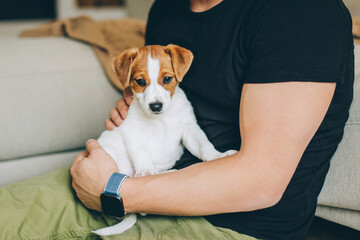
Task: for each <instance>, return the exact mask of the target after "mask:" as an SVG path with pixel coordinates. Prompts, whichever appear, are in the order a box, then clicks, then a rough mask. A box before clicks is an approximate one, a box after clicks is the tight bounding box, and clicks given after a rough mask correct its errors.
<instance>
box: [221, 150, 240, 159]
mask: <svg viewBox="0 0 360 240" xmlns="http://www.w3.org/2000/svg"><path fill="white" fill-rule="evenodd" d="M237 152H238V151H236V150H228V151H226V152H224V153H221V154H220V158H223V157H227V156H231V155H234V154H235V153H237Z"/></svg>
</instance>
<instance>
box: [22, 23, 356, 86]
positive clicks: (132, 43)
mask: <svg viewBox="0 0 360 240" xmlns="http://www.w3.org/2000/svg"><path fill="white" fill-rule="evenodd" d="M63 35H65V36H68V37H70V38H73V39H76V40H80V41H83V42H86V43H88V44H91V45H92V46H93V48H94V50H95V52H96V55H97V56H98V58H99V60H100V62H101V65H102V66H103V68H104V70H105V72H106V74H107V76H108V78H109V79H110V81H111V82H112V83H113V84H114V85H115V86H116V87H117V88H119V89H120V90H123V87H122V86H121V84H120V82H119V81H118V80H117V79H116V77H115V75H114V72H113V70H112V68H111V65H110V61H111V58H113V57H114V56H115V55H116V54H119V53H120V52H122V51H123V50H125V49H127V48H131V47H141V46H143V45H144V36H145V23H144V22H142V21H138V20H134V19H122V20H112V21H100V22H96V21H94V20H93V19H92V18H90V17H87V16H82V17H76V18H70V19H66V20H60V21H55V22H52V23H47V24H45V25H42V26H40V27H37V28H35V29H31V30H26V31H23V32H22V33H21V34H20V37H35V36H39V37H40V36H63ZM353 35H354V40H355V42H356V43H360V17H358V18H354V19H353Z"/></svg>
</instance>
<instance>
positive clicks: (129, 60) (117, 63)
mask: <svg viewBox="0 0 360 240" xmlns="http://www.w3.org/2000/svg"><path fill="white" fill-rule="evenodd" d="M192 60H193V54H192V53H191V52H190V51H189V50H187V49H185V48H182V47H179V46H176V45H172V44H170V45H167V46H159V45H151V46H145V47H142V48H131V49H128V50H126V51H124V52H122V53H121V54H120V55H118V56H117V57H115V58H114V59H113V67H114V71H115V75H116V77H117V78H118V79H119V81H120V82H121V84H122V85H123V87H124V88H127V87H130V88H131V89H132V91H133V93H134V97H135V98H137V99H138V100H139V102H140V105H141V107H142V109H143V110H144V111H145V112H147V113H149V114H153V115H155V114H160V113H163V112H165V111H166V110H167V109H168V108H169V106H170V103H171V100H172V96H173V94H174V93H175V88H176V87H177V85H178V83H179V82H181V81H182V79H183V77H184V76H185V74H186V72H187V71H188V70H189V68H190V65H191V63H192Z"/></svg>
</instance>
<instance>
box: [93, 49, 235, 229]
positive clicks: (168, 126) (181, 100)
mask: <svg viewBox="0 0 360 240" xmlns="http://www.w3.org/2000/svg"><path fill="white" fill-rule="evenodd" d="M192 60H193V54H192V53H191V52H190V51H189V50H187V49H185V48H182V47H179V46H176V45H171V44H170V45H167V46H158V45H152V46H145V47H142V48H132V49H129V50H126V51H124V52H123V53H121V54H120V55H118V56H117V57H115V58H114V60H113V68H114V71H115V75H116V76H117V78H118V79H119V80H120V82H121V83H122V85H123V86H124V88H126V87H130V88H131V89H132V91H133V93H134V99H133V101H132V103H131V105H130V107H129V112H128V114H127V117H126V119H125V120H124V121H123V123H122V124H121V126H119V127H117V128H115V129H114V130H112V131H105V132H103V133H102V134H101V136H100V138H99V139H98V142H99V144H100V145H101V146H102V147H103V148H104V150H105V151H106V152H107V153H108V154H109V155H110V156H111V157H112V158H113V159H114V160H115V161H116V163H117V166H118V168H119V172H120V173H123V174H126V175H128V176H130V177H141V176H147V175H151V174H159V173H163V172H166V171H167V170H168V169H171V168H172V167H173V166H174V165H175V162H176V161H177V160H178V159H180V157H181V155H182V154H183V147H186V148H187V149H188V150H189V151H190V152H191V153H192V154H193V155H194V156H196V157H197V158H199V159H201V160H203V161H210V160H214V159H217V158H221V157H225V156H229V155H232V154H234V153H236V152H237V151H235V150H229V151H227V152H225V153H221V152H219V151H217V150H216V149H215V148H214V146H213V145H212V144H211V142H210V141H209V140H208V139H207V137H206V135H205V133H204V132H203V131H202V130H201V128H200V127H199V125H198V124H197V122H196V118H195V114H194V111H193V108H192V106H191V104H190V102H189V101H188V99H187V98H186V95H185V93H184V92H183V91H182V90H181V89H180V88H179V87H178V83H179V82H181V81H182V79H183V77H184V75H185V74H186V72H187V71H188V70H189V68H190V65H191V63H192ZM135 223H136V214H128V215H126V216H125V218H124V219H123V220H122V221H121V222H120V223H118V224H116V225H114V226H111V227H107V228H102V229H99V230H97V231H94V232H95V233H96V234H98V235H112V234H119V233H122V232H124V231H126V230H127V229H129V228H130V227H131V226H133V225H134V224H135Z"/></svg>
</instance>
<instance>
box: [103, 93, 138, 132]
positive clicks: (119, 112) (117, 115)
mask: <svg viewBox="0 0 360 240" xmlns="http://www.w3.org/2000/svg"><path fill="white" fill-rule="evenodd" d="M123 94H124V97H123V98H121V99H119V101H117V103H116V108H113V109H111V110H110V118H107V119H106V120H105V126H106V128H107V129H108V130H110V131H111V130H113V129H114V128H116V127H118V126H120V125H121V123H122V121H124V119H125V118H126V115H127V113H128V111H129V106H130V103H131V102H132V99H133V93H132V91H131V89H130V88H126V89H125V90H124V92H123Z"/></svg>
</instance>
